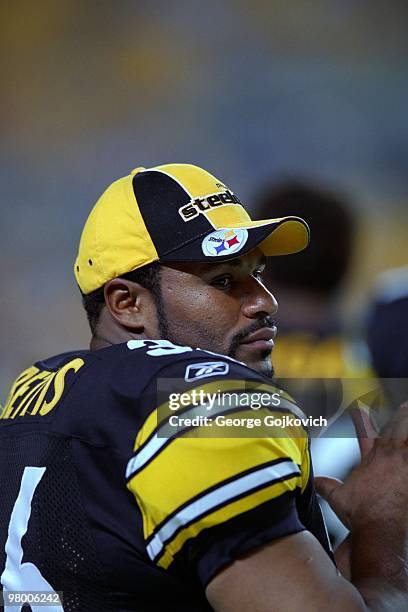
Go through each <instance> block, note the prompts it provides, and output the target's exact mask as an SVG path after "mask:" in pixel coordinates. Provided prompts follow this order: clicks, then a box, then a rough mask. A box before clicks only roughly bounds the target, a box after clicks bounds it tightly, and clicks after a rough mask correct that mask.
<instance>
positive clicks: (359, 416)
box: [351, 400, 378, 457]
mask: <svg viewBox="0 0 408 612" xmlns="http://www.w3.org/2000/svg"><path fill="white" fill-rule="evenodd" d="M357 402H358V408H353V410H351V418H352V419H353V424H354V429H355V430H356V435H357V440H358V445H359V447H360V453H361V456H362V457H365V456H366V455H367V454H368V453H369V452H370V451H371V449H372V448H373V446H374V441H375V439H376V438H377V437H378V431H377V429H376V428H375V426H374V425H373V423H372V421H371V419H370V407H369V406H367V404H364V402H362V401H360V400H357Z"/></svg>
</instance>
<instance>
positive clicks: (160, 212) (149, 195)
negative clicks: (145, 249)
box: [132, 170, 212, 258]
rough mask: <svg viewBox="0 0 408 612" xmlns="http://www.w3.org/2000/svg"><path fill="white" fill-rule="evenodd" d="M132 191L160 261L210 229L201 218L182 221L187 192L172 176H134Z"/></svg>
mask: <svg viewBox="0 0 408 612" xmlns="http://www.w3.org/2000/svg"><path fill="white" fill-rule="evenodd" d="M132 184H133V191H134V194H135V197H136V201H137V204H138V206H139V210H140V212H141V215H142V217H143V220H144V222H145V225H146V228H147V231H148V232H149V234H150V237H151V239H152V241H153V243H154V246H155V247H156V250H157V253H158V255H159V257H160V258H161V257H162V255H164V254H165V253H168V252H169V251H172V250H174V249H176V248H177V247H179V246H180V245H183V244H186V243H188V242H190V241H191V240H193V239H194V238H196V237H197V236H200V235H203V234H205V233H206V232H208V231H211V230H212V226H211V224H210V223H209V221H208V220H207V219H206V218H205V216H204V215H198V216H197V217H196V218H195V219H192V220H190V221H183V219H182V218H181V216H180V214H179V212H178V210H179V208H180V207H182V206H185V205H186V204H188V203H189V202H190V200H191V197H190V195H189V193H188V192H187V191H186V190H185V189H183V187H182V186H181V185H180V184H179V183H178V182H177V181H175V180H174V179H173V178H172V177H170V176H168V175H167V174H164V173H163V172H160V171H156V170H152V171H147V172H140V173H138V174H136V175H135V176H134V178H133V181H132Z"/></svg>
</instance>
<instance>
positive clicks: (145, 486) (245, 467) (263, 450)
mask: <svg viewBox="0 0 408 612" xmlns="http://www.w3.org/2000/svg"><path fill="white" fill-rule="evenodd" d="M306 445H307V440H306V439H305V438H257V439H254V438H217V439H214V438H180V437H178V438H175V439H173V440H171V441H170V443H167V445H166V446H164V447H162V448H161V450H160V452H159V453H158V454H157V455H156V456H154V458H153V459H152V460H151V461H150V462H149V463H147V464H146V465H145V466H144V467H143V469H141V470H140V471H139V472H138V473H136V474H135V476H133V477H132V478H131V479H130V481H129V483H128V488H129V489H130V490H131V491H132V493H133V494H134V496H135V498H136V500H137V503H138V505H139V508H140V510H141V513H142V517H143V530H144V536H145V538H146V540H149V538H151V539H152V541H151V542H150V544H148V552H149V554H150V555H151V556H152V555H153V556H152V558H153V557H155V556H156V555H158V559H157V560H158V561H159V564H160V565H161V566H162V567H167V566H168V565H169V563H170V562H171V560H172V558H173V556H174V555H175V554H176V552H178V550H179V549H180V548H181V547H182V545H183V543H184V542H185V541H186V540H187V539H189V538H191V537H194V536H195V535H197V534H198V533H200V532H201V531H202V530H203V529H207V528H209V527H214V526H216V525H219V524H221V523H223V522H224V521H226V520H229V518H233V517H235V516H238V515H239V514H241V513H242V512H246V511H247V510H251V509H253V508H256V507H257V506H258V505H260V504H262V503H264V502H265V501H268V500H271V499H275V498H277V497H279V496H280V495H282V494H283V493H284V492H287V491H292V490H294V489H295V488H296V487H299V488H301V487H302V484H303V479H302V478H301V476H302V475H303V474H301V472H303V466H302V459H303V458H304V455H305V452H306V454H307V452H308V451H307V448H306V449H305V446H306ZM271 462H275V463H276V466H274V465H271ZM299 466H301V468H300V469H299ZM282 470H283V471H282ZM303 477H304V478H306V479H307V474H304V475H303ZM262 478H263V479H264V480H262ZM254 479H255V480H254ZM265 479H266V480H265ZM279 480H283V482H278V481H279ZM274 481H275V482H274ZM226 482H227V483H230V484H226ZM259 482H261V487H262V488H260V490H258V491H254V492H253V491H252V489H254V488H255V487H257V486H258V485H259ZM163 483H166V485H167V486H163ZM231 483H232V484H231ZM224 487H227V489H228V490H229V489H230V488H231V487H232V490H233V494H232V496H231V495H230V492H229V493H228V495H227V494H224ZM236 491H238V494H239V499H236V497H237V495H236V494H235V493H236ZM221 493H222V495H221V500H219V499H218V500H217V503H216V506H217V507H216V508H214V509H213V511H212V510H211V508H212V506H211V504H212V503H213V500H214V499H216V498H217V495H220V494H221ZM197 498H199V501H198V504H199V507H202V506H203V504H204V506H205V503H207V504H209V506H208V507H207V511H206V513H205V516H203V517H200V516H197V517H196V518H195V514H194V512H195V511H194V512H193V510H191V512H192V515H191V516H192V517H193V519H194V520H192V521H191V520H190V524H189V525H186V526H185V527H183V521H182V519H180V516H181V517H182V513H181V514H180V515H179V513H180V509H182V508H184V509H185V510H184V512H186V511H190V509H192V508H194V507H195V504H194V500H196V499H197ZM204 502H205V503H204ZM174 516H175V517H176V518H175V519H174ZM177 516H179V519H180V521H181V522H180V525H179V524H178V523H177V520H178V519H177ZM171 517H173V518H171ZM190 518H191V517H190ZM174 520H176V525H177V526H179V527H182V530H181V531H179V532H177V533H174V534H173V533H172V529H173V528H174ZM187 522H188V521H187ZM168 529H170V532H171V536H170V538H169V541H168V542H167V541H165V545H163V547H162V550H161V548H160V546H158V543H157V537H158V534H160V530H164V531H166V530H168ZM157 530H159V532H158V534H157V533H155V532H156V531H157ZM173 530H174V529H173ZM173 535H174V537H173ZM165 540H167V538H165ZM149 546H150V547H152V546H153V549H152V550H149ZM161 553H164V556H162V555H161Z"/></svg>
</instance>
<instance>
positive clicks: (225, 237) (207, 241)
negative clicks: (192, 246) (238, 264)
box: [201, 228, 248, 257]
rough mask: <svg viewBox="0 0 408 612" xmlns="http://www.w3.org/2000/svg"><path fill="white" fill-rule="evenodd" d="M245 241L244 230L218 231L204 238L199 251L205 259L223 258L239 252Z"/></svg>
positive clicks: (246, 237) (246, 232) (246, 236)
mask: <svg viewBox="0 0 408 612" xmlns="http://www.w3.org/2000/svg"><path fill="white" fill-rule="evenodd" d="M247 240H248V231H247V230H246V229H243V228H239V229H219V230H217V231H215V232H211V234H209V235H208V236H206V237H205V238H204V240H203V241H202V243H201V249H202V251H203V253H204V255H206V256H207V257H223V256H225V255H232V254H233V253H237V252H238V251H240V250H241V249H242V247H243V246H244V245H245V243H246V241H247Z"/></svg>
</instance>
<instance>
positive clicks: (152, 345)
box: [127, 340, 193, 357]
mask: <svg viewBox="0 0 408 612" xmlns="http://www.w3.org/2000/svg"><path fill="white" fill-rule="evenodd" d="M144 346H147V347H148V351H147V354H148V355H151V356H152V357H161V356H162V355H177V354H179V353H188V352H189V351H192V350H193V349H192V348H191V346H179V345H178V344H173V343H172V342H170V341H169V340H129V341H128V343H127V347H128V349H130V350H131V351H133V350H134V349H138V348H143V347H144Z"/></svg>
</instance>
